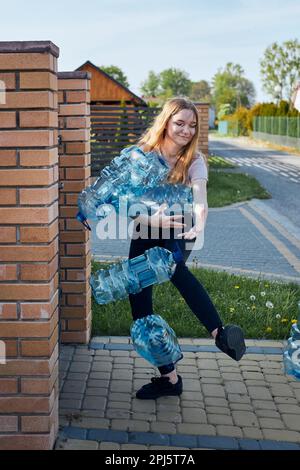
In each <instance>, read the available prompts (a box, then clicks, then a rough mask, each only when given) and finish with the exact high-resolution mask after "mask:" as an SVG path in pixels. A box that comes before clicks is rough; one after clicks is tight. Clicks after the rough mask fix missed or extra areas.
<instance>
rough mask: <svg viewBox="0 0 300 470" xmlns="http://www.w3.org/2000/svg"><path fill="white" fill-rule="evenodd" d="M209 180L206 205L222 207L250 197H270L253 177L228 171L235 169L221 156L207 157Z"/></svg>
mask: <svg viewBox="0 0 300 470" xmlns="http://www.w3.org/2000/svg"><path fill="white" fill-rule="evenodd" d="M208 164H209V181H208V184H207V201H208V207H224V206H227V205H229V204H233V203H235V202H242V201H248V200H250V199H252V198H257V199H270V197H271V195H270V194H269V193H268V192H267V191H266V190H265V189H264V188H263V187H262V186H261V185H260V184H259V182H258V181H257V180H256V179H255V178H254V177H253V176H249V175H247V174H244V173H230V172H227V171H226V170H227V169H230V170H232V169H236V168H237V167H236V166H235V165H232V164H230V163H228V162H227V161H226V160H224V159H223V158H221V157H218V156H212V157H209V158H208Z"/></svg>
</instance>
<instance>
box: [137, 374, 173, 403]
mask: <svg viewBox="0 0 300 470" xmlns="http://www.w3.org/2000/svg"><path fill="white" fill-rule="evenodd" d="M181 393H182V378H181V376H180V375H178V380H177V382H176V384H172V383H171V382H170V381H169V377H152V379H151V383H149V384H146V385H143V387H142V388H140V389H139V390H138V391H137V392H136V398H140V399H141V400H155V399H156V398H159V397H163V396H166V395H181Z"/></svg>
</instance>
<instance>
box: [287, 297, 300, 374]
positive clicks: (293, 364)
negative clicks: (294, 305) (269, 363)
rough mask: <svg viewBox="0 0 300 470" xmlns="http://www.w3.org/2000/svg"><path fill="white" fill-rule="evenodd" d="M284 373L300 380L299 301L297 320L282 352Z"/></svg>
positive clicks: (299, 304)
mask: <svg viewBox="0 0 300 470" xmlns="http://www.w3.org/2000/svg"><path fill="white" fill-rule="evenodd" d="M283 363H284V370H285V373H286V374H289V375H293V376H294V377H295V378H296V379H298V380H300V301H299V302H298V321H297V323H294V324H293V325H292V328H291V332H290V337H289V339H288V340H287V344H286V346H285V348H284V352H283Z"/></svg>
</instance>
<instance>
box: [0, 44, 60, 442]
mask: <svg viewBox="0 0 300 470" xmlns="http://www.w3.org/2000/svg"><path fill="white" fill-rule="evenodd" d="M58 55H59V49H58V48H57V47H56V46H55V45H54V44H52V43H51V42H50V41H38V42H0V80H1V81H2V82H4V84H5V86H6V92H5V100H4V102H3V100H2V99H1V101H0V221H1V222H0V340H1V341H2V343H1V344H2V345H3V344H5V348H6V356H7V357H6V364H4V363H1V362H0V449H1V450H3V449H51V448H52V447H53V444H54V440H55V437H56V434H57V431H58V308H59V296H58V284H59V273H58V263H59V259H58V258H59V256H58V248H59V243H58V234H59V226H58V148H57V135H58V130H57V127H58V121H57V57H58ZM2 98H3V96H2Z"/></svg>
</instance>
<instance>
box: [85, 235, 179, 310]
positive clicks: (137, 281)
mask: <svg viewBox="0 0 300 470" xmlns="http://www.w3.org/2000/svg"><path fill="white" fill-rule="evenodd" d="M175 244H176V247H175V250H174V251H173V252H171V251H169V250H167V249H166V248H162V247H160V246H155V247H154V248H150V249H149V250H146V251H145V253H143V254H142V255H139V256H136V257H135V258H131V259H127V260H125V261H121V262H119V263H115V264H113V265H112V266H111V267H109V268H107V269H99V270H98V271H97V272H96V273H95V274H94V275H93V274H92V275H91V277H90V280H89V283H90V285H91V288H92V293H93V295H94V298H95V300H96V302H97V303H98V304H100V305H102V304H107V303H109V302H113V301H115V300H120V299H123V298H126V297H127V296H128V294H136V293H137V292H140V291H141V290H142V289H144V288H145V287H147V286H150V285H153V284H160V283H162V282H165V281H168V280H169V279H170V278H171V277H172V275H173V274H174V271H175V269H176V264H177V263H179V262H180V261H182V260H183V256H182V252H181V250H180V248H179V245H178V243H177V242H175Z"/></svg>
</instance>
